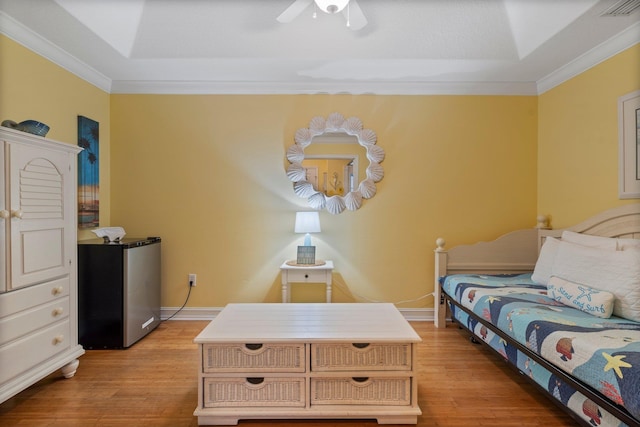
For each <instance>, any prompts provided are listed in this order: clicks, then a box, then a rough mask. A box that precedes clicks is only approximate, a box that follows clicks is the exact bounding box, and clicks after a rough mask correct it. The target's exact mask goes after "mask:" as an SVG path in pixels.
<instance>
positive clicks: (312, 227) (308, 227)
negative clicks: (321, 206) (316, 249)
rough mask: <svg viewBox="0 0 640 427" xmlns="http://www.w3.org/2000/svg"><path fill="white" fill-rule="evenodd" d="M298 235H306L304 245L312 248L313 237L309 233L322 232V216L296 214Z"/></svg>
mask: <svg viewBox="0 0 640 427" xmlns="http://www.w3.org/2000/svg"><path fill="white" fill-rule="evenodd" d="M294 231H295V232H296V233H306V234H305V236H304V245H305V246H311V235H310V234H309V233H319V232H320V215H318V212H296V225H295V228H294Z"/></svg>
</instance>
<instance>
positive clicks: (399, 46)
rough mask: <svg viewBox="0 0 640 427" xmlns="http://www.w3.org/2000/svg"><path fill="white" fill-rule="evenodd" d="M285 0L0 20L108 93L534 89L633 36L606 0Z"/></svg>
mask: <svg viewBox="0 0 640 427" xmlns="http://www.w3.org/2000/svg"><path fill="white" fill-rule="evenodd" d="M352 1H353V0H352ZM292 2H293V0H0V31H1V32H2V33H3V34H5V35H7V36H9V37H11V38H13V39H15V40H17V41H18V42H20V43H22V44H24V45H26V46H27V47H29V48H31V49H33V50H34V51H36V52H38V53H40V54H42V55H43V56H45V57H47V58H49V59H51V60H52V61H54V62H56V63H58V64H60V65H62V66H63V67H65V68H67V69H69V70H70V71H72V72H74V73H76V74H78V75H80V76H81V77H83V78H85V79H87V80H89V81H91V82H92V83H93V84H95V85H97V86H99V87H101V88H103V89H105V90H107V91H109V92H114V93H122V92H128V93H142V92H143V93H380V94H407V93H408V94H413V93H415V94H422V93H487V94H491V93H504V94H535V93H540V92H543V91H544V90H547V89H548V88H550V87H553V86H554V85H556V84H558V83H560V82H561V81H563V80H566V79H567V78H570V77H572V76H573V75H575V74H578V73H580V72H582V71H584V70H585V69H587V68H588V67H590V66H593V65H595V64H596V63H598V62H600V61H602V60H604V59H606V58H608V57H610V56H612V55H614V54H616V53H618V52H619V51H621V50H623V49H625V48H627V47H629V46H631V45H633V44H635V43H638V42H640V8H639V9H636V11H635V12H633V13H631V14H630V15H628V16H619V17H610V16H602V15H603V13H605V12H606V11H607V10H609V9H610V8H611V7H612V6H614V5H616V4H618V3H620V1H619V0H358V5H359V6H360V8H361V9H362V11H363V13H364V15H365V16H366V19H367V21H368V24H367V25H366V26H365V27H364V28H362V29H360V30H357V31H354V30H351V29H349V28H347V26H346V20H345V18H344V16H342V14H336V15H327V14H324V13H322V12H318V14H317V15H318V16H317V18H315V19H314V18H313V17H312V14H313V12H314V7H313V6H309V7H307V8H306V9H305V10H304V11H303V12H302V13H301V14H300V15H299V16H297V18H295V19H294V20H293V21H291V22H290V23H286V24H283V23H279V22H277V21H276V17H278V15H280V13H282V12H283V11H284V10H285V9H286V8H287V7H289V5H291V3H292Z"/></svg>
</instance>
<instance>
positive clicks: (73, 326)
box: [0, 127, 84, 402]
mask: <svg viewBox="0 0 640 427" xmlns="http://www.w3.org/2000/svg"><path fill="white" fill-rule="evenodd" d="M79 151H80V148H78V147H77V146H74V145H71V144H65V143H61V142H57V141H53V140H50V139H46V138H43V137H40V136H36V135H31V134H29V133H25V132H20V131H17V130H14V129H9V128H5V127H0V172H1V173H0V367H1V368H0V402H3V401H5V400H7V399H9V398H10V397H12V396H13V395H15V394H17V393H19V392H20V391H22V390H24V389H25V388H27V387H29V386H30V385H32V384H33V383H35V382H37V381H39V380H40V379H42V378H44V377H45V376H47V375H49V374H51V373H52V372H54V371H56V370H58V369H62V374H63V375H64V376H65V377H67V378H70V377H72V376H73V375H74V374H75V372H76V368H77V367H78V360H77V358H78V357H79V356H81V355H82V354H83V353H84V350H83V348H82V346H80V345H78V308H77V265H76V258H77V254H76V244H77V206H76V205H77V202H76V200H77V197H76V193H77V185H78V184H77V172H76V170H77V155H78V152H79Z"/></svg>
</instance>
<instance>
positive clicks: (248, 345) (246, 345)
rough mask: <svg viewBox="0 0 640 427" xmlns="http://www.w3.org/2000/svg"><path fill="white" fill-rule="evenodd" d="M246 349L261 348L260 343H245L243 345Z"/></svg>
mask: <svg viewBox="0 0 640 427" xmlns="http://www.w3.org/2000/svg"><path fill="white" fill-rule="evenodd" d="M244 346H245V347H246V348H247V350H254V351H255V350H260V349H261V348H262V344H245V345H244Z"/></svg>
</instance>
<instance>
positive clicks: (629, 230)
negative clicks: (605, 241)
mask: <svg viewBox="0 0 640 427" xmlns="http://www.w3.org/2000/svg"><path fill="white" fill-rule="evenodd" d="M564 230H570V231H575V232H577V233H584V234H592V235H596V236H605V237H621V238H633V239H640V203H635V204H631V205H624V206H621V207H617V208H613V209H609V210H606V211H604V212H601V213H599V214H597V215H595V216H593V217H591V218H589V219H587V220H585V221H583V222H581V223H579V224H576V225H574V226H572V227H567V228H563V229H557V230H552V229H549V228H547V224H546V221H545V220H544V218H543V217H539V218H538V225H537V226H536V228H530V229H523V230H517V231H513V232H511V233H508V234H505V235H503V236H501V237H499V238H497V239H496V240H493V241H491V242H478V243H474V244H472V245H461V246H456V247H454V248H451V249H449V250H446V249H445V241H444V239H442V238H439V239H438V240H436V245H437V247H436V250H435V282H434V291H435V292H434V295H435V304H434V311H435V313H434V321H435V325H436V327H444V326H445V321H446V314H447V313H446V310H447V306H446V304H445V303H444V300H443V297H442V294H441V290H440V277H442V276H445V275H448V274H463V273H467V274H469V273H480V274H510V273H524V272H528V271H533V269H534V267H535V265H536V261H537V259H538V252H539V250H540V248H541V246H542V243H544V239H545V238H546V237H547V236H553V237H560V235H561V234H562V232H563V231H564Z"/></svg>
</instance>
